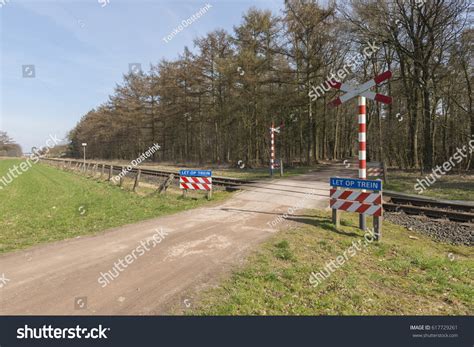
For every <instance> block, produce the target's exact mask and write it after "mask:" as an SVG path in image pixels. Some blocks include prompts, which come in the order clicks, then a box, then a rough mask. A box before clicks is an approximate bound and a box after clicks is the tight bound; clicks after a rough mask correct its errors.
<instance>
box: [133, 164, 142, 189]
mask: <svg viewBox="0 0 474 347" xmlns="http://www.w3.org/2000/svg"><path fill="white" fill-rule="evenodd" d="M141 174H142V170H141V169H138V171H137V175H136V176H135V183H133V191H134V192H136V191H137V189H138V185H139V184H140V176H141Z"/></svg>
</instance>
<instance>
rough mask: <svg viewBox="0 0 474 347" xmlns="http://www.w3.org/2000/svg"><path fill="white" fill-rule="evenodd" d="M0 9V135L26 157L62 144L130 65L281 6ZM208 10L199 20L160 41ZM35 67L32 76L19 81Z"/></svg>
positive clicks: (119, 0) (91, 3)
mask: <svg viewBox="0 0 474 347" xmlns="http://www.w3.org/2000/svg"><path fill="white" fill-rule="evenodd" d="M6 1H8V2H6V4H5V5H4V6H2V7H1V8H0V38H1V43H0V48H1V55H0V64H1V69H0V83H1V92H0V130H5V131H7V132H8V134H9V135H10V136H11V137H13V138H14V139H15V140H16V142H18V143H19V144H20V145H21V146H22V147H23V151H24V152H29V151H30V149H31V147H32V146H38V147H39V146H45V143H46V140H47V139H48V138H49V135H57V136H59V137H61V138H64V137H65V136H66V134H67V132H68V131H69V130H70V129H72V128H73V127H74V125H75V124H76V123H77V122H78V120H79V119H80V117H81V116H83V115H84V114H85V113H86V112H87V111H88V110H90V109H92V108H94V107H96V106H98V105H99V104H101V103H103V102H105V101H106V100H107V99H108V96H109V95H110V94H111V93H112V92H113V89H114V87H115V85H116V84H117V83H121V81H122V76H123V74H124V73H127V72H128V69H129V64H130V63H140V64H141V65H142V69H143V70H148V67H149V65H150V63H156V62H158V61H159V60H161V59H162V58H168V59H171V58H175V57H177V55H178V54H180V53H181V52H182V51H183V48H184V46H186V45H187V46H188V47H190V48H192V47H193V43H192V41H193V39H194V38H195V37H198V36H204V35H205V34H206V33H208V32H210V31H213V30H215V29H218V28H223V29H225V30H227V31H229V32H232V31H233V26H234V25H238V24H239V23H241V18H242V14H243V13H244V12H246V11H247V10H248V9H249V8H251V7H257V8H265V9H270V10H272V11H273V12H274V13H279V12H280V10H281V9H282V8H283V0H253V1H247V0H237V1H232V0H229V1H228V0H211V1H208V2H205V1H197V0H196V1H190V0H188V1H168V0H155V1H133V0H109V3H108V4H106V6H104V7H102V4H103V3H105V1H106V0H83V1H67V0H62V1H21V0H6ZM206 3H209V4H210V5H211V6H212V7H211V8H210V9H209V10H208V11H207V13H206V14H204V15H203V16H202V17H201V18H199V19H197V20H196V21H195V22H194V23H193V24H191V25H190V26H188V27H187V28H185V29H184V30H183V31H181V32H180V33H179V34H177V35H176V36H175V37H174V38H173V39H172V40H171V41H170V42H168V43H166V42H165V41H164V40H163V37H164V36H165V35H168V34H170V33H171V32H172V31H173V29H174V28H176V27H177V26H178V25H179V24H180V23H181V21H182V20H184V19H187V18H189V17H190V16H192V15H193V14H194V13H196V12H197V11H199V9H200V8H202V7H204V6H205V5H206ZM23 65H34V69H35V77H34V78H24V77H23V67H22V66H23Z"/></svg>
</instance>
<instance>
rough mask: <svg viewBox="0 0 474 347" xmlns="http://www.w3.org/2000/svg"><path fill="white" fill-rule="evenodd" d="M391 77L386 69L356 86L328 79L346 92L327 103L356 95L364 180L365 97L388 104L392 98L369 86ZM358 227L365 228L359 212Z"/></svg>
mask: <svg viewBox="0 0 474 347" xmlns="http://www.w3.org/2000/svg"><path fill="white" fill-rule="evenodd" d="M391 77H392V72H391V71H390V70H387V71H385V72H383V73H381V74H380V75H377V76H375V78H373V79H371V80H369V81H367V82H365V83H363V84H361V85H358V86H354V85H350V84H347V83H339V82H335V81H328V84H329V85H330V86H331V87H332V88H334V89H338V90H341V91H343V92H346V93H345V94H343V95H342V96H340V97H338V98H336V99H334V100H333V101H331V102H330V103H329V105H331V106H333V107H337V106H339V105H341V104H343V103H344V102H346V101H349V100H351V99H352V98H355V97H356V96H357V97H358V106H359V114H358V123H359V138H358V139H359V178H360V179H363V180H365V179H366V178H367V162H366V159H367V156H366V150H367V148H366V137H367V136H366V134H367V120H366V114H367V113H366V98H369V99H371V100H375V101H377V102H381V103H384V104H390V103H391V102H392V98H391V97H390V96H386V95H382V94H378V93H374V92H372V91H370V88H372V87H374V86H376V85H378V84H380V83H382V82H384V81H386V80H388V79H389V78H391ZM375 218H379V217H374V224H377V225H379V224H381V223H380V220H379V219H377V220H375ZM359 228H360V229H362V230H365V229H366V223H365V215H364V214H362V213H361V214H359Z"/></svg>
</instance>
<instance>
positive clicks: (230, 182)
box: [42, 158, 256, 190]
mask: <svg viewBox="0 0 474 347" xmlns="http://www.w3.org/2000/svg"><path fill="white" fill-rule="evenodd" d="M42 160H46V161H53V162H63V163H64V162H69V161H72V162H74V163H82V161H81V160H62V159H53V158H43V159H42ZM86 164H100V163H94V162H86ZM101 165H102V164H101ZM110 167H112V171H113V173H114V174H115V175H117V174H119V173H120V172H121V171H122V167H125V166H122V165H110V164H104V168H105V170H110ZM140 170H141V174H142V175H143V176H154V177H168V176H169V175H171V174H173V175H174V176H175V181H177V180H179V172H178V171H173V170H155V169H143V168H142V169H140ZM137 172H138V169H137V168H132V169H131V170H129V171H128V172H127V175H129V174H136V173H137ZM253 183H256V182H254V181H249V180H242V179H237V178H230V177H220V176H212V184H213V185H217V186H223V187H226V188H229V189H230V190H233V189H238V188H237V187H240V186H242V185H249V184H253Z"/></svg>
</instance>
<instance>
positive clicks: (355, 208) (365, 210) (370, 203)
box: [329, 189, 382, 216]
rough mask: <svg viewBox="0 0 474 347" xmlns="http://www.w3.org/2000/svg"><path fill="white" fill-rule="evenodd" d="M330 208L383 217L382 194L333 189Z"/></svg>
mask: <svg viewBox="0 0 474 347" xmlns="http://www.w3.org/2000/svg"><path fill="white" fill-rule="evenodd" d="M329 196H330V198H331V200H330V204H329V205H330V207H331V208H332V209H335V210H342V211H347V212H357V213H361V214H365V215H368V216H381V215H382V194H380V193H366V192H363V191H357V190H346V189H331V190H330V191H329Z"/></svg>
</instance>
